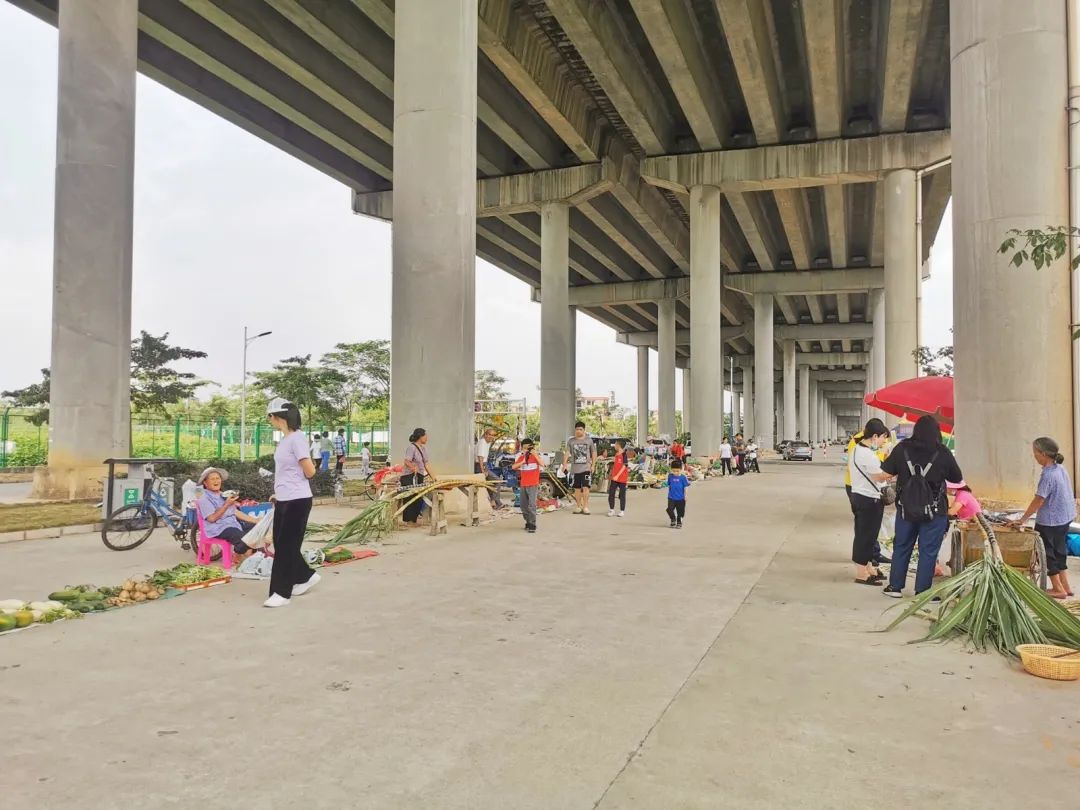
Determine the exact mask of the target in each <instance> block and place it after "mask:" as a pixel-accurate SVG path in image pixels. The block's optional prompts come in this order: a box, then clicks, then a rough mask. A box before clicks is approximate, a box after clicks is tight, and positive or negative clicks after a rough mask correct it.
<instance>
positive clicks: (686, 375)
mask: <svg viewBox="0 0 1080 810" xmlns="http://www.w3.org/2000/svg"><path fill="white" fill-rule="evenodd" d="M682 402H683V405H682V429H683V433H689V432H690V367H689V366H687V367H686V368H684V369H683V373H682ZM720 403H721V407H723V399H721V400H720ZM692 438H693V437H691V439H692ZM710 452H712V451H710ZM704 455H707V454H704Z"/></svg>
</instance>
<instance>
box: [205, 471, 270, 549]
mask: <svg viewBox="0 0 1080 810" xmlns="http://www.w3.org/2000/svg"><path fill="white" fill-rule="evenodd" d="M228 478H229V473H228V471H227V470H222V469H219V468H218V467H207V468H206V469H205V470H203V471H202V475H200V476H199V485H200V486H201V487H202V488H203V494H202V495H201V496H199V500H198V502H197V506H198V509H199V514H201V515H202V517H203V521H204V524H205V530H206V536H207V537H220V538H222V539H223V540H228V541H229V542H230V543H232V547H233V553H235V554H238V555H240V559H243V558H244V557H246V556H248V555H249V554H250V553H251V552H252V550H253V549H252V548H251V547H250V546H249V545H248V544H247V543H246V542H244V535H246V534H247V533H248V532H249V531H251V529H252V527H253V526H254V525H255V524H256V523H258V522H259V519H258V518H253V517H251V515H246V514H244V513H243V512H241V511H239V510H238V509H237V508H236V495H234V494H232V493H229V497H227V498H226V497H225V496H224V495H222V494H221V485H222V484H223V483H224V482H225V481H227V480H228Z"/></svg>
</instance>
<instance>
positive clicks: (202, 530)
mask: <svg viewBox="0 0 1080 810" xmlns="http://www.w3.org/2000/svg"><path fill="white" fill-rule="evenodd" d="M195 517H196V518H197V519H198V521H199V552H198V554H197V555H196V557H195V562H197V563H198V564H199V565H209V564H210V556H211V555H212V554H213V547H214V546H215V545H219V546H221V565H222V567H223V568H224V569H225V570H226V571H228V570H229V569H230V568H232V543H230V542H229V541H228V540H226V539H225V538H224V537H207V536H206V522H205V521H204V520H203V516H202V512H200V511H199V508H198V507H197V506H196V507H195Z"/></svg>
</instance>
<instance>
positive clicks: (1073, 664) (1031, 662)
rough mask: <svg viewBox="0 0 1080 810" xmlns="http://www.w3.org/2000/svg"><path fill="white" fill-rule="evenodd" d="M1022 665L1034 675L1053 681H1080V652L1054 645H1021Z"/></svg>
mask: <svg viewBox="0 0 1080 810" xmlns="http://www.w3.org/2000/svg"><path fill="white" fill-rule="evenodd" d="M1016 651H1017V652H1018V653H1020V663H1022V664H1023V665H1024V669H1026V670H1027V671H1028V672H1030V673H1031V674H1032V675H1038V676H1039V677H1040V678H1049V679H1050V680H1052V681H1076V680H1080V650H1073V649H1070V648H1069V647H1058V646H1056V645H1054V644H1021V645H1020V646H1018V647H1017V648H1016Z"/></svg>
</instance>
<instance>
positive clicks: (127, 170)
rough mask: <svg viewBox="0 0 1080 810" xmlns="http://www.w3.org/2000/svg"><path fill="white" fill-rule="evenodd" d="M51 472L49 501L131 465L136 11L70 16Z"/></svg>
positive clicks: (41, 478)
mask: <svg viewBox="0 0 1080 810" xmlns="http://www.w3.org/2000/svg"><path fill="white" fill-rule="evenodd" d="M59 9H60V10H59V31H60V48H59V68H58V77H57V82H58V93H57V128H56V200H55V203H54V205H55V209H54V210H55V214H54V224H53V232H54V252H53V301H52V304H53V309H52V358H51V361H50V369H51V372H52V375H51V390H50V401H49V465H48V467H47V468H46V469H44V470H40V471H39V472H38V474H37V476H36V478H35V481H34V494H35V495H36V496H38V497H45V498H81V497H88V496H93V495H96V494H98V493H100V491H101V485H100V481H101V478H102V476H103V474H104V467H103V466H102V461H103V460H104V459H105V458H109V457H119V458H123V457H125V456H127V455H128V454H129V447H128V436H129V427H130V421H131V404H130V402H131V400H130V380H131V368H130V367H131V231H132V207H133V206H132V197H133V176H134V163H135V70H136V47H137V36H138V21H139V10H138V3H137V2H136V0H100V2H94V3H82V2H72V1H71V0H64V1H63V2H61V3H60V6H59Z"/></svg>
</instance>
